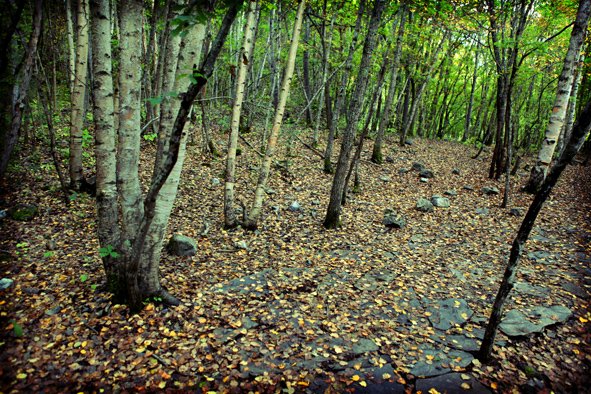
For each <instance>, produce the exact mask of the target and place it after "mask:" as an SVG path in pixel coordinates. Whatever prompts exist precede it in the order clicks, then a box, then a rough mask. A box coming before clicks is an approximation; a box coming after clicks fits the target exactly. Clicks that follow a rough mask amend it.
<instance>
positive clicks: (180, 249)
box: [166, 234, 197, 256]
mask: <svg viewBox="0 0 591 394" xmlns="http://www.w3.org/2000/svg"><path fill="white" fill-rule="evenodd" d="M166 248H167V250H168V253H170V254H172V255H175V256H195V253H197V241H195V240H194V239H193V238H190V237H187V236H185V235H181V234H174V235H173V236H172V238H170V241H168V246H167V247H166Z"/></svg>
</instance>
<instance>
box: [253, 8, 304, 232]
mask: <svg viewBox="0 0 591 394" xmlns="http://www.w3.org/2000/svg"><path fill="white" fill-rule="evenodd" d="M305 7H306V1H305V0H301V2H300V5H299V7H298V11H297V14H296V19H295V22H294V26H293V32H292V38H291V45H290V47H289V54H288V56H287V64H286V66H285V71H284V75H283V81H282V83H281V91H280V94H279V101H278V103H277V107H276V109H275V116H274V118H273V127H272V129H271V133H270V134H269V139H268V140H267V149H266V151H265V156H264V157H263V160H262V163H261V169H260V171H259V178H258V181H257V186H256V189H255V194H254V201H253V203H252V207H251V208H250V210H249V212H248V215H247V217H246V218H245V220H244V227H245V228H248V229H256V228H257V226H258V221H259V218H260V216H261V210H262V208H263V202H264V196H265V188H266V185H267V180H268V178H269V174H270V172H271V160H272V159H273V155H274V154H275V148H276V146H277V139H278V137H279V130H280V129H281V123H282V121H283V112H284V111H285V104H286V102H287V97H288V96H289V89H290V85H291V79H292V76H293V71H294V67H295V59H296V54H297V50H298V43H299V40H300V32H301V30H302V19H303V15H304V9H305Z"/></svg>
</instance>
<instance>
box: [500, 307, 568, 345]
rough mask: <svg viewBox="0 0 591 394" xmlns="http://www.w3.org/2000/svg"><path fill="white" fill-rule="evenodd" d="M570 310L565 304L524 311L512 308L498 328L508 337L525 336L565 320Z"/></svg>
mask: <svg viewBox="0 0 591 394" xmlns="http://www.w3.org/2000/svg"><path fill="white" fill-rule="evenodd" d="M571 315H572V312H571V310H570V309H568V308H567V307H565V306H562V305H553V306H550V307H545V306H537V307H534V308H531V309H528V310H525V311H524V312H521V311H518V310H516V309H512V310H510V311H508V312H507V313H506V314H505V317H504V318H503V320H501V324H499V329H500V330H501V331H503V332H504V333H505V334H506V335H507V336H509V337H518V336H526V335H529V334H532V333H538V332H542V330H543V329H544V328H545V327H547V326H551V325H553V324H557V323H562V322H564V321H566V320H567V319H568V318H569V317H570V316H571Z"/></svg>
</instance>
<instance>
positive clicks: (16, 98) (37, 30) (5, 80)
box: [0, 0, 43, 179]
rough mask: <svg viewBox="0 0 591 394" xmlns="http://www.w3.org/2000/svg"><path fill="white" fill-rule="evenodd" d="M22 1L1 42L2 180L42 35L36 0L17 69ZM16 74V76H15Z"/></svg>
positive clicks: (40, 11)
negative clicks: (16, 35) (16, 36)
mask: <svg viewBox="0 0 591 394" xmlns="http://www.w3.org/2000/svg"><path fill="white" fill-rule="evenodd" d="M24 3H25V2H24V1H23V2H21V3H19V4H18V5H17V9H16V10H15V11H16V12H15V13H14V14H13V15H12V19H11V22H10V25H9V27H8V29H7V30H8V31H7V32H6V35H5V36H4V37H3V40H2V49H3V51H2V52H3V54H2V55H0V78H1V80H0V94H1V95H2V97H1V98H0V101H1V104H0V109H2V110H3V111H2V113H1V115H0V116H1V117H2V124H1V125H0V127H2V130H1V131H0V133H2V135H1V137H2V138H0V141H2V142H1V143H2V150H1V152H0V179H2V178H4V174H5V173H6V168H7V167H8V162H9V160H10V157H11V156H12V151H13V150H14V147H15V145H16V143H17V141H18V137H19V134H20V129H21V124H22V119H23V111H24V109H25V107H26V100H27V96H28V93H29V85H30V83H31V76H32V72H33V64H34V61H35V56H36V53H37V44H38V42H39V36H40V35H41V20H42V18H43V1H42V0H35V3H34V10H33V22H32V30H31V36H30V38H29V42H28V44H27V47H26V50H25V53H24V55H23V59H22V62H21V64H20V65H19V66H18V68H17V66H16V64H15V63H14V61H15V59H14V58H13V56H12V55H13V45H14V44H13V39H14V37H13V36H14V33H15V32H16V30H17V25H18V22H19V20H20V17H21V13H22V10H23V7H24ZM15 73H16V75H14V74H15Z"/></svg>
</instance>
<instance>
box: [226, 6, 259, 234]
mask: <svg viewBox="0 0 591 394" xmlns="http://www.w3.org/2000/svg"><path fill="white" fill-rule="evenodd" d="M257 19H258V18H257V1H256V0H250V1H249V9H248V14H247V17H246V24H245V25H244V38H243V43H242V48H241V49H240V58H241V59H242V61H241V62H240V65H239V67H238V76H237V78H236V93H235V94H234V106H233V107H232V120H231V123H230V136H229V141H228V154H227V158H226V183H225V188H224V226H225V227H226V228H233V227H236V225H237V221H236V214H235V212H234V186H235V184H236V147H237V146H238V133H239V128H240V114H241V112H242V102H243V98H244V91H245V89H246V81H247V73H248V70H249V64H250V63H251V62H252V52H253V51H252V49H253V47H254V31H255V29H256V25H255V21H256V20H257Z"/></svg>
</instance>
